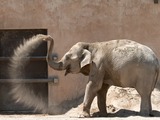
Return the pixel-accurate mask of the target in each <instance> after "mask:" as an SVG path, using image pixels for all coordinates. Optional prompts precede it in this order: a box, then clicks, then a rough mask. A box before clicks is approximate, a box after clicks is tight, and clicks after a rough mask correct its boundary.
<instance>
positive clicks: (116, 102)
mask: <svg viewBox="0 0 160 120" xmlns="http://www.w3.org/2000/svg"><path fill="white" fill-rule="evenodd" d="M82 99H83V98H82ZM151 99H152V109H153V112H152V114H153V115H154V116H153V117H142V116H140V115H139V109H140V96H139V94H138V93H137V91H136V90H135V89H133V88H120V87H115V86H112V87H111V88H110V89H109V91H108V94H107V101H106V102H107V106H106V107H107V110H108V113H109V114H108V117H101V118H100V117H92V119H95V120H99V119H100V120H103V119H106V118H107V119H109V120H110V119H111V120H116V119H118V120H121V119H129V120H133V119H134V120H135V119H140V120H141V119H142V120H143V119H147V120H149V119H150V120H151V119H157V120H158V119H160V110H159V108H160V91H159V90H158V89H155V90H154V91H153V92H152V97H151ZM81 111H82V104H80V105H79V106H78V107H75V108H72V109H70V110H69V111H68V112H66V113H65V114H63V115H43V114H38V115H0V120H3V119H4V120H22V119H23V120H53V119H60V120H67V119H73V120H75V119H83V118H78V116H79V113H81ZM97 111H98V109H97V98H95V99H94V101H93V103H92V107H91V114H92V115H93V113H95V112H97ZM87 119H91V118H87ZM85 120H86V118H85Z"/></svg>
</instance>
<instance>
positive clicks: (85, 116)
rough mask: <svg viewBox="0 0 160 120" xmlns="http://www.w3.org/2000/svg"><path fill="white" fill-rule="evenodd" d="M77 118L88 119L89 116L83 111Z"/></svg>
mask: <svg viewBox="0 0 160 120" xmlns="http://www.w3.org/2000/svg"><path fill="white" fill-rule="evenodd" d="M78 117H79V118H87V117H90V114H89V113H87V112H85V111H83V112H82V113H81V114H80V115H79V116H78Z"/></svg>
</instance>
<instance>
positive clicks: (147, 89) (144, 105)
mask: <svg viewBox="0 0 160 120" xmlns="http://www.w3.org/2000/svg"><path fill="white" fill-rule="evenodd" d="M148 84H149V83H148ZM136 89H137V91H138V93H139V94H140V96H141V104H140V115H142V116H150V115H151V111H152V105H151V93H152V87H151V86H145V85H142V86H141V87H140V86H139V87H138V88H136Z"/></svg>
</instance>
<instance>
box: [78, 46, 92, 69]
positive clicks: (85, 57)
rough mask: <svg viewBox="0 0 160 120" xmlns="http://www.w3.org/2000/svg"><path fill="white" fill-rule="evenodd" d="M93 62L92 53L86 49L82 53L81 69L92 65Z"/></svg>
mask: <svg viewBox="0 0 160 120" xmlns="http://www.w3.org/2000/svg"><path fill="white" fill-rule="evenodd" d="M91 62H92V60H91V52H90V51H88V50H86V49H84V50H83V53H82V59H81V64H80V65H81V68H83V67H84V66H86V65H88V64H90V63H91Z"/></svg>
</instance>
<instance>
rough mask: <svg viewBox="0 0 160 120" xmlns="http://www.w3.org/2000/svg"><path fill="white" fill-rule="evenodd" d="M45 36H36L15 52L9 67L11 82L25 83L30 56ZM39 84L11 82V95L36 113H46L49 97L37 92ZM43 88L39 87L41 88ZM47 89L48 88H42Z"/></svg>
mask: <svg viewBox="0 0 160 120" xmlns="http://www.w3.org/2000/svg"><path fill="white" fill-rule="evenodd" d="M42 36H44V35H36V36H33V37H32V38H30V39H28V40H25V41H24V42H23V44H21V45H19V47H17V48H16V49H15V51H14V54H13V56H12V57H11V59H10V64H9V67H8V72H9V77H10V79H11V80H14V79H19V80H20V81H23V79H24V78H25V75H24V73H25V67H27V64H28V62H29V59H30V58H29V55H30V54H32V53H33V51H34V50H35V49H36V48H37V47H38V46H40V45H41V43H42V42H43V39H42V38H43V37H42ZM39 84H40V83H37V84H30V83H24V82H19V83H14V81H12V82H11V95H12V97H13V99H14V100H15V101H16V102H17V103H21V104H24V105H25V106H26V107H31V108H34V109H35V111H39V112H42V113H46V112H47V110H48V104H47V95H46V94H45V93H44V91H41V89H38V90H37V88H36V87H37V86H38V85H39ZM40 86H42V84H41V85H39V87H40ZM42 87H46V86H42Z"/></svg>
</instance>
